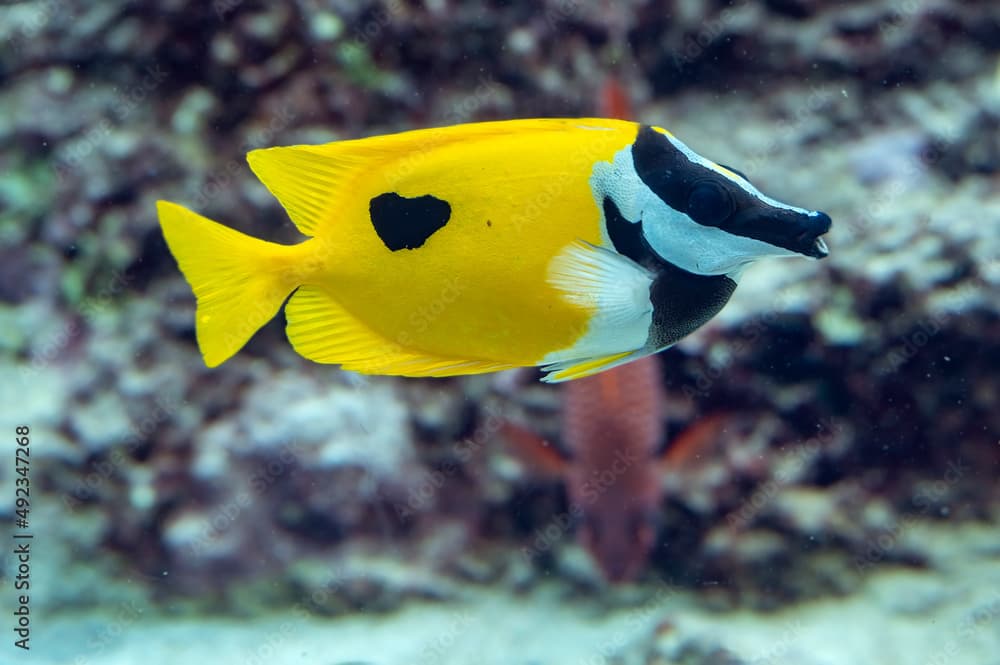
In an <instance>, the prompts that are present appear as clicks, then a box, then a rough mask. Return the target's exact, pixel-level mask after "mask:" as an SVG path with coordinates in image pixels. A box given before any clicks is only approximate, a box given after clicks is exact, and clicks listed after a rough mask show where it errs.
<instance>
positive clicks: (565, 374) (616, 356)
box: [542, 349, 648, 383]
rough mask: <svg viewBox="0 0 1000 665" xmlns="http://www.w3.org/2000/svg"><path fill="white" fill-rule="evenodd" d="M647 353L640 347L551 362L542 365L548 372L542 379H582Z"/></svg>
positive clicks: (547, 381)
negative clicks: (605, 354)
mask: <svg viewBox="0 0 1000 665" xmlns="http://www.w3.org/2000/svg"><path fill="white" fill-rule="evenodd" d="M645 355H648V352H647V351H643V350H641V349H640V350H639V351H623V352H622V353H613V354H611V355H607V356H598V357H596V358H581V359H577V360H567V361H563V362H555V363H551V364H548V365H545V366H544V367H542V369H543V370H545V371H546V372H547V374H546V375H545V376H543V377H542V381H545V382H546V383H561V382H562V381H570V380H572V379H581V378H583V377H585V376H590V375H591V374H597V373H598V372H603V371H604V370H606V369H611V368H612V367H617V366H618V365H624V364H625V363H630V362H632V361H633V360H635V359H637V358H641V357H642V356H645Z"/></svg>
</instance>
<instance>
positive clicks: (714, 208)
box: [687, 180, 735, 226]
mask: <svg viewBox="0 0 1000 665" xmlns="http://www.w3.org/2000/svg"><path fill="white" fill-rule="evenodd" d="M734 208H735V204H734V203H733V197H732V196H730V195H729V192H727V191H726V189H725V188H724V187H723V186H722V185H720V184H719V183H717V182H712V181H710V180H705V181H702V182H699V183H695V186H694V187H693V188H691V194H690V195H689V196H688V207H687V213H688V215H689V216H690V217H691V219H693V220H694V221H696V222H698V223H699V224H705V225H706V226H717V225H719V224H721V223H722V222H724V221H725V220H726V218H727V217H729V216H730V215H731V214H733V210H734Z"/></svg>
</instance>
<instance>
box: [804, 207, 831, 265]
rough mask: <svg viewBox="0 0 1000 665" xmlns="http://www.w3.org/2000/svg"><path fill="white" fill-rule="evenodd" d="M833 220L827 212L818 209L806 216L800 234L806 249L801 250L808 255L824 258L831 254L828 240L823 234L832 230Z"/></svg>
mask: <svg viewBox="0 0 1000 665" xmlns="http://www.w3.org/2000/svg"><path fill="white" fill-rule="evenodd" d="M832 225H833V220H831V219H830V216H829V215H828V214H826V213H825V212H820V211H819V210H816V211H814V212H811V213H809V214H808V215H806V216H805V218H804V220H803V223H802V226H803V227H804V229H803V232H802V234H801V235H800V242H801V243H802V246H803V248H804V249H802V250H800V251H801V252H802V253H803V254H805V255H806V256H811V257H813V258H817V259H822V258H825V257H827V256H829V254H830V248H829V247H827V246H826V241H825V240H823V238H822V237H821V236H823V234H825V233H826V232H827V231H829V230H830V227H831V226H832Z"/></svg>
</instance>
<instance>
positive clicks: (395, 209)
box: [368, 192, 451, 252]
mask: <svg viewBox="0 0 1000 665" xmlns="http://www.w3.org/2000/svg"><path fill="white" fill-rule="evenodd" d="M368 214H369V216H370V217H371V220H372V226H373V227H375V233H377V234H378V237H379V238H380V239H381V240H382V243H383V244H384V245H385V246H386V247H388V248H389V249H390V250H392V251H393V252H396V251H399V250H401V249H416V248H417V247H421V246H422V245H423V244H424V243H425V242H427V239H428V238H430V237H431V236H432V235H434V233H435V232H436V231H437V230H438V229H440V228H443V227H444V225H445V224H447V223H448V220H449V219H450V218H451V206H450V205H449V204H448V202H447V201H443V200H441V199H439V198H437V197H435V196H431V195H430V194H425V195H424V196H417V197H414V198H412V199H410V198H406V197H404V196H400V195H399V194H397V193H395V192H388V193H386V194H379V195H378V196H376V197H375V198H373V199H372V200H371V202H370V203H369V204H368Z"/></svg>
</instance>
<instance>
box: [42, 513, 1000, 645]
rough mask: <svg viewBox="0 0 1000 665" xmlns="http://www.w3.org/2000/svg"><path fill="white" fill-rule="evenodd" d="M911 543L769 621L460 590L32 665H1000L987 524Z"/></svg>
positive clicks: (165, 624) (105, 635) (83, 623)
mask: <svg viewBox="0 0 1000 665" xmlns="http://www.w3.org/2000/svg"><path fill="white" fill-rule="evenodd" d="M911 532H912V533H911V534H909V536H910V537H912V538H916V539H919V540H921V541H922V542H923V543H924V546H925V547H926V548H927V551H928V552H930V553H932V556H933V564H932V568H931V569H928V570H923V571H914V570H911V569H893V568H882V569H880V570H879V571H878V572H876V573H875V574H873V575H871V576H870V577H869V578H868V579H867V581H866V582H865V583H864V585H863V586H862V588H861V589H859V590H858V591H857V592H856V593H853V594H851V595H848V596H844V597H827V598H821V599H818V600H814V601H809V602H803V603H800V604H795V605H790V606H786V607H783V608H782V609H781V610H780V611H776V612H771V613H759V612H751V611H745V610H739V611H724V612H715V611H711V610H709V609H706V608H704V607H699V605H698V603H697V599H696V598H695V597H694V596H693V595H692V594H691V593H690V592H689V591H676V590H673V589H671V588H670V587H669V586H660V587H654V589H653V591H652V593H650V594H649V595H647V596H646V597H645V598H643V599H641V600H639V601H636V600H633V601H631V602H630V601H628V600H627V599H626V600H623V601H622V602H620V603H616V604H615V606H609V605H608V600H607V598H604V599H602V598H601V597H599V596H591V597H589V598H588V597H584V598H578V599H574V600H570V601H568V600H567V598H566V597H565V593H566V589H565V587H563V586H561V585H560V584H559V583H543V584H541V585H539V586H538V587H537V588H536V589H534V590H533V591H531V592H527V593H524V594H518V595H512V594H511V592H510V591H509V590H505V589H502V588H490V587H470V588H467V589H466V590H465V591H464V592H463V594H462V596H463V597H462V598H461V599H460V600H458V601H454V602H452V601H449V602H438V603H421V602H410V603H408V604H406V605H405V606H404V607H403V608H401V609H399V610H398V611H394V612H390V613H379V614H372V615H365V614H355V615H351V616H343V617H339V618H330V619H321V618H317V617H315V616H307V615H305V614H303V613H296V612H294V611H289V612H280V611H278V612H275V613H274V614H273V615H262V616H257V617H254V618H252V619H246V618H228V619H227V618H220V617H201V616H189V617H183V618H179V617H166V616H159V617H156V616H148V615H147V616H144V615H142V614H136V613H135V612H133V611H132V610H125V611H123V610H122V609H121V608H116V609H115V612H114V614H112V615H104V614H103V613H102V612H101V611H88V612H86V613H85V614H82V615H74V614H65V615H61V616H58V617H57V618H54V619H53V620H48V619H45V618H41V619H38V620H37V624H36V628H35V633H34V637H33V644H34V646H33V648H32V651H31V657H30V662H32V663H40V664H43V663H44V664H46V665H48V664H51V665H63V664H66V663H80V664H82V663H104V664H106V665H133V664H135V663H142V664H143V665H161V664H162V665H167V664H172V663H198V662H211V663H215V664H218V665H237V664H246V665H254V664H256V663H267V664H269V665H282V664H284V663H288V664H291V663H316V664H317V665H339V664H341V663H343V664H345V665H346V664H347V663H351V664H352V665H354V663H356V662H358V663H372V664H381V665H421V664H423V663H427V664H431V663H435V664H441V665H451V664H454V665H468V664H470V663H475V664H477V665H478V664H482V665H575V664H580V665H586V664H591V663H593V664H595V665H596V664H598V663H621V664H622V665H629V664H631V663H636V664H640V663H642V664H645V663H674V662H677V663H720V664H721V663H757V664H763V663H768V664H773V665H783V664H787V665H897V664H898V665H939V664H940V665H966V664H967V665H995V664H996V663H1000V543H998V541H997V538H996V534H997V525H966V526H962V527H957V528H956V527H949V526H945V525H931V524H915V525H914V526H912V527H911ZM646 591H647V592H648V591H649V589H647V590H646ZM621 593H625V594H627V591H623V592H621ZM612 595H614V594H612ZM81 647H82V648H81ZM23 662H28V660H27V659H25V660H24V661H23Z"/></svg>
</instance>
